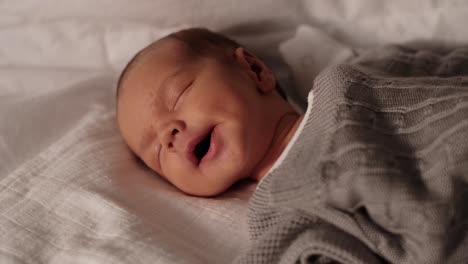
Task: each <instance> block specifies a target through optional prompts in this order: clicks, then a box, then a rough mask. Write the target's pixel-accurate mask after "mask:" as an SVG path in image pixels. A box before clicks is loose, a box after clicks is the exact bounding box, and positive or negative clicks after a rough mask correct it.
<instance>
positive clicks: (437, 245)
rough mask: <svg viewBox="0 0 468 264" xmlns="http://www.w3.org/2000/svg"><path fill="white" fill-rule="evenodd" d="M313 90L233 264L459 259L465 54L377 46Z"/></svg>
mask: <svg viewBox="0 0 468 264" xmlns="http://www.w3.org/2000/svg"><path fill="white" fill-rule="evenodd" d="M313 93H314V94H313V102H312V104H313V106H312V107H311V105H310V103H311V102H309V108H308V109H307V113H306V116H305V117H304V120H303V122H304V124H301V129H300V130H299V131H298V132H296V133H297V135H295V136H297V138H296V140H295V141H294V142H292V143H291V144H293V145H292V147H291V148H290V149H289V151H288V153H287V155H286V156H285V158H284V160H283V161H282V163H281V164H279V166H277V167H276V168H275V169H274V170H272V171H271V172H270V173H269V175H267V176H265V177H266V178H264V180H263V181H262V182H261V183H260V184H259V186H258V188H257V190H256V192H255V193H254V195H253V196H252V198H251V202H250V208H249V227H250V233H251V236H252V239H253V245H252V247H251V248H250V250H248V251H247V252H246V253H245V254H244V255H243V256H241V257H240V258H239V259H238V263H346V264H348V263H399V264H404V263H424V264H430V263H466V262H467V261H468V48H459V49H456V50H453V51H451V52H448V53H445V54H437V53H434V52H431V51H420V50H413V49H409V48H403V47H399V46H386V47H382V48H378V49H376V50H372V51H369V52H367V53H366V54H364V55H361V56H360V57H358V58H357V59H355V60H354V61H352V62H350V63H348V64H343V65H338V66H334V67H332V68H329V69H327V70H325V71H324V72H322V73H321V74H320V75H319V76H318V77H317V79H316V80H315V82H314V87H313ZM309 98H312V97H309Z"/></svg>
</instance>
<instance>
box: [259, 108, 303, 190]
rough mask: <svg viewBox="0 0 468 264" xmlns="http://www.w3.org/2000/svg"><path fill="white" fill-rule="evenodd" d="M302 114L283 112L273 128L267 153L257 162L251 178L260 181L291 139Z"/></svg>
mask: <svg viewBox="0 0 468 264" xmlns="http://www.w3.org/2000/svg"><path fill="white" fill-rule="evenodd" d="M303 118H304V115H303V114H302V115H300V114H298V113H296V112H294V111H291V112H286V113H284V114H283V115H282V116H281V118H280V120H279V121H278V124H277V126H276V129H275V133H274V135H273V140H272V142H271V144H270V147H269V149H268V152H267V155H266V156H265V157H264V158H263V160H262V161H261V162H260V163H259V164H258V166H257V169H256V170H255V171H254V173H253V175H252V178H254V179H255V180H256V181H260V180H261V179H262V178H263V176H265V175H266V174H267V172H268V170H270V168H271V167H272V166H273V164H274V163H275V162H276V160H277V159H278V158H279V157H280V155H281V153H283V151H284V149H285V148H286V146H287V145H288V143H289V141H291V139H292V137H293V135H294V134H295V133H296V130H297V128H298V127H299V124H300V123H301V121H302V119H303Z"/></svg>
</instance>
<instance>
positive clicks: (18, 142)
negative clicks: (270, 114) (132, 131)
mask: <svg viewBox="0 0 468 264" xmlns="http://www.w3.org/2000/svg"><path fill="white" fill-rule="evenodd" d="M466 17H468V4H465V3H464V2H463V1H412V2H411V4H409V3H408V1H403V0H401V1H392V2H390V1H385V2H384V1H373V0H368V1H364V0H354V1H344V0H342V1H338V0H335V1H319V0H316V1H288V0H284V1H269V0H259V1H227V0H222V1H210V0H203V1H197V0H190V1H172V0H140V1H131V0H118V1H115V0H93V1H91V0H81V1H70V0H68V1H63V0H60V1H59V0H43V1H34V0H18V1H2V2H0V43H1V45H0V263H227V262H229V261H231V260H232V259H234V258H235V256H236V255H237V254H239V252H241V251H242V249H243V248H245V247H246V246H247V245H248V243H249V238H248V230H247V229H246V227H247V223H246V222H245V220H246V219H245V213H246V206H247V202H248V198H249V194H250V193H251V192H252V191H253V189H254V188H255V186H254V184H252V183H245V184H243V185H240V186H236V187H235V188H233V189H232V190H231V191H230V192H228V193H226V194H225V195H223V196H220V197H218V198H215V199H202V198H194V197H189V196H185V195H183V194H181V193H179V192H178V191H176V190H175V189H174V188H173V187H172V186H170V185H169V184H167V183H166V182H164V181H162V180H161V179H159V178H158V177H156V176H155V175H154V174H152V173H151V172H149V171H148V170H145V169H144V168H143V167H142V166H140V165H139V164H138V163H137V162H136V161H135V160H134V159H133V158H132V156H131V155H130V153H129V152H128V150H127V149H126V147H125V145H124V143H123V141H122V139H121V138H120V136H119V133H118V130H117V128H116V124H115V120H114V118H115V111H114V107H115V106H114V86H115V82H116V77H117V73H118V71H119V70H120V69H122V67H123V66H124V65H125V62H126V61H127V60H128V59H129V58H130V57H131V55H132V54H133V53H134V52H136V51H137V50H138V49H140V48H141V47H143V46H144V45H146V44H147V43H149V42H150V41H151V40H153V39H155V38H157V37H159V36H162V35H164V34H166V33H168V32H170V31H172V30H175V29H178V28H182V27H187V26H206V27H209V28H211V29H213V30H220V31H223V32H225V33H226V34H228V35H230V36H232V37H234V38H236V39H237V40H239V41H240V42H242V43H244V44H245V45H247V46H248V47H249V48H250V49H252V50H253V51H254V52H255V53H258V54H259V55H260V56H262V57H263V58H265V59H266V60H267V61H269V62H270V63H272V64H273V66H274V68H275V69H277V72H278V77H279V78H280V80H281V81H282V82H284V83H286V84H290V82H288V79H289V77H290V76H289V74H288V70H287V68H286V67H285V65H284V64H282V63H281V56H280V54H282V55H283V57H284V58H285V60H286V62H287V63H288V64H290V66H291V70H292V73H293V74H292V76H294V77H295V78H296V80H297V84H298V85H297V87H298V89H296V90H294V89H292V88H293V86H291V85H288V87H289V88H290V89H291V90H288V91H287V93H288V94H290V95H295V97H294V96H292V97H294V98H295V100H300V99H301V94H303V93H304V91H302V90H301V82H308V81H309V79H310V78H311V76H312V77H313V74H307V73H305V72H301V71H298V69H302V70H303V69H304V67H298V66H301V65H302V66H304V65H310V67H311V69H310V72H312V73H314V72H316V71H317V70H320V68H322V67H325V66H326V65H327V62H328V61H327V59H324V61H323V62H322V63H321V64H315V63H314V61H315V60H314V59H312V60H311V58H314V56H316V53H315V52H325V51H324V50H320V46H321V45H322V44H320V43H325V44H323V45H326V43H331V42H330V41H332V42H334V43H338V44H337V45H338V46H336V47H339V48H343V50H358V49H360V48H365V47H366V46H370V45H375V44H382V43H388V42H405V41H414V40H429V41H431V42H434V41H438V42H439V41H440V42H444V43H448V44H462V43H468V31H467V30H465V28H464V27H465V25H467V24H468V23H467V22H468V20H467V18H466ZM300 24H305V25H309V26H313V27H315V29H311V28H308V26H302V28H303V30H302V31H298V32H297V34H296V28H297V26H298V25H300ZM317 29H318V30H317ZM311 32H315V33H314V34H315V35H314V34H312V33H311ZM320 32H322V33H326V34H329V36H331V38H329V37H328V36H327V35H323V34H321V33H320ZM311 34H312V35H311ZM315 41H317V42H315ZM280 43H283V44H282V46H281V47H282V48H281V51H280V52H279V50H278V45H279V44H280ZM311 46H314V47H316V49H317V50H315V49H313V50H312V49H310V47H311ZM328 50H329V51H330V50H332V52H329V54H330V56H329V57H326V58H330V60H332V59H333V58H337V57H336V56H333V54H336V53H334V52H335V51H336V49H328ZM311 61H312V62H311ZM317 61H318V60H317ZM308 78H309V79H308ZM294 98H293V99H294Z"/></svg>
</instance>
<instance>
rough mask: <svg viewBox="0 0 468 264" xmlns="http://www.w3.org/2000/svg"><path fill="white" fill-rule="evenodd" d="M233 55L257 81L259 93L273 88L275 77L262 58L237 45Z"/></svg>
mask: <svg viewBox="0 0 468 264" xmlns="http://www.w3.org/2000/svg"><path fill="white" fill-rule="evenodd" d="M234 56H235V58H236V60H237V62H238V63H239V64H240V65H241V66H242V67H244V68H245V69H246V70H247V73H248V74H249V76H250V77H251V78H252V80H254V81H255V82H256V83H257V89H258V90H259V91H260V92H261V93H268V92H271V91H274V90H275V87H276V79H275V75H274V74H273V71H272V70H271V69H270V68H268V66H266V65H265V63H263V61H262V60H260V59H259V58H257V57H256V56H255V55H253V54H252V53H250V52H249V51H248V50H246V49H244V48H243V47H238V48H237V49H236V50H235V52H234Z"/></svg>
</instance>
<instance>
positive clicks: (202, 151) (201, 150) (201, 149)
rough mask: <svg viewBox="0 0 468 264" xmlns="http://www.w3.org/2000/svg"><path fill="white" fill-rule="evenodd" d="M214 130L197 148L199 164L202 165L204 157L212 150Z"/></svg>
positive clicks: (196, 153) (196, 155)
mask: <svg viewBox="0 0 468 264" xmlns="http://www.w3.org/2000/svg"><path fill="white" fill-rule="evenodd" d="M212 133H213V130H211V131H210V132H209V133H208V134H206V136H205V137H204V138H203V139H202V140H201V141H200V142H199V143H198V144H197V145H196V146H195V150H194V154H195V157H197V160H198V164H200V162H201V160H202V159H203V157H205V155H206V153H208V150H209V149H210V144H211V134H212Z"/></svg>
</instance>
